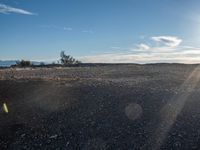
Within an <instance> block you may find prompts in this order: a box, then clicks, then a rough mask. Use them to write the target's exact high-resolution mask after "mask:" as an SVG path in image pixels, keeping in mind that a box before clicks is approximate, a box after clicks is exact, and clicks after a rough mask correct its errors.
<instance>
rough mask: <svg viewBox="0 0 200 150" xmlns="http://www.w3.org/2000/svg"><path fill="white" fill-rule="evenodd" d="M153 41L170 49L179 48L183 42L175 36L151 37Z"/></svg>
mask: <svg viewBox="0 0 200 150" xmlns="http://www.w3.org/2000/svg"><path fill="white" fill-rule="evenodd" d="M151 39H153V40H154V41H156V42H161V43H163V44H164V45H166V46H169V47H176V46H179V45H180V44H181V42H182V39H180V38H178V37H175V36H154V37H151Z"/></svg>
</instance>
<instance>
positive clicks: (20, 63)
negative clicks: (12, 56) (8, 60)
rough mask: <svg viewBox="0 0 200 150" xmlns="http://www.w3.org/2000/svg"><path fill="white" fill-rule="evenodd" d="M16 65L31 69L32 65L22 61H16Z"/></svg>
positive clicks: (27, 61)
mask: <svg viewBox="0 0 200 150" xmlns="http://www.w3.org/2000/svg"><path fill="white" fill-rule="evenodd" d="M16 65H17V66H19V67H30V66H31V65H32V64H31V62H30V61H29V60H23V59H22V60H21V61H16Z"/></svg>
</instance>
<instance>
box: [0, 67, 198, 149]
mask: <svg viewBox="0 0 200 150" xmlns="http://www.w3.org/2000/svg"><path fill="white" fill-rule="evenodd" d="M199 74H200V69H199V66H198V65H180V64H157V65H153V64H152V65H107V66H96V67H74V68H73V67H70V68H35V69H31V68H25V69H2V70H0V102H1V104H2V105H3V103H4V102H5V103H6V104H7V106H8V109H9V113H5V112H4V111H3V110H1V111H0V120H1V122H0V149H2V150H3V149H20V150H21V149H37V150H38V149H42V150H45V149H53V150H55V149H75V150H76V149H83V150H88V149H89V150H90V149H91V150H94V149H100V150H104V149H105V150H106V149H108V150H109V149H120V150H121V149H122V150H124V149H131V150H132V149H135V150H138V149H144V150H146V149H147V150H148V149H150V150H151V149H152V150H155V149H163V150H165V149H173V150H174V149H180V150H183V149H186V150H189V149H200V109H199V108H200V98H199V97H200V92H199V91H200V84H199V78H200V75H199Z"/></svg>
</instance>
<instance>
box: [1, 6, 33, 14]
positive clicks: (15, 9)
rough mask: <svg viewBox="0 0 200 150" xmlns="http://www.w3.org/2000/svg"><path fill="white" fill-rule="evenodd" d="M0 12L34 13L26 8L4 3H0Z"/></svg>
mask: <svg viewBox="0 0 200 150" xmlns="http://www.w3.org/2000/svg"><path fill="white" fill-rule="evenodd" d="M0 13H3V14H10V13H17V14H23V15H36V14H35V13H32V12H29V11H27V10H23V9H20V8H14V7H11V6H8V5H5V4H0Z"/></svg>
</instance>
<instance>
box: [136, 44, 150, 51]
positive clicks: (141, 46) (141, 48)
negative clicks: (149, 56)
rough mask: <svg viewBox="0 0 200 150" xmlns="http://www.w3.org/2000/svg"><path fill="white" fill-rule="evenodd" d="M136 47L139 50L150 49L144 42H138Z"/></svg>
mask: <svg viewBox="0 0 200 150" xmlns="http://www.w3.org/2000/svg"><path fill="white" fill-rule="evenodd" d="M137 48H138V49H140V50H148V49H150V47H149V46H148V45H147V44H144V43H140V44H139V45H137Z"/></svg>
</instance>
